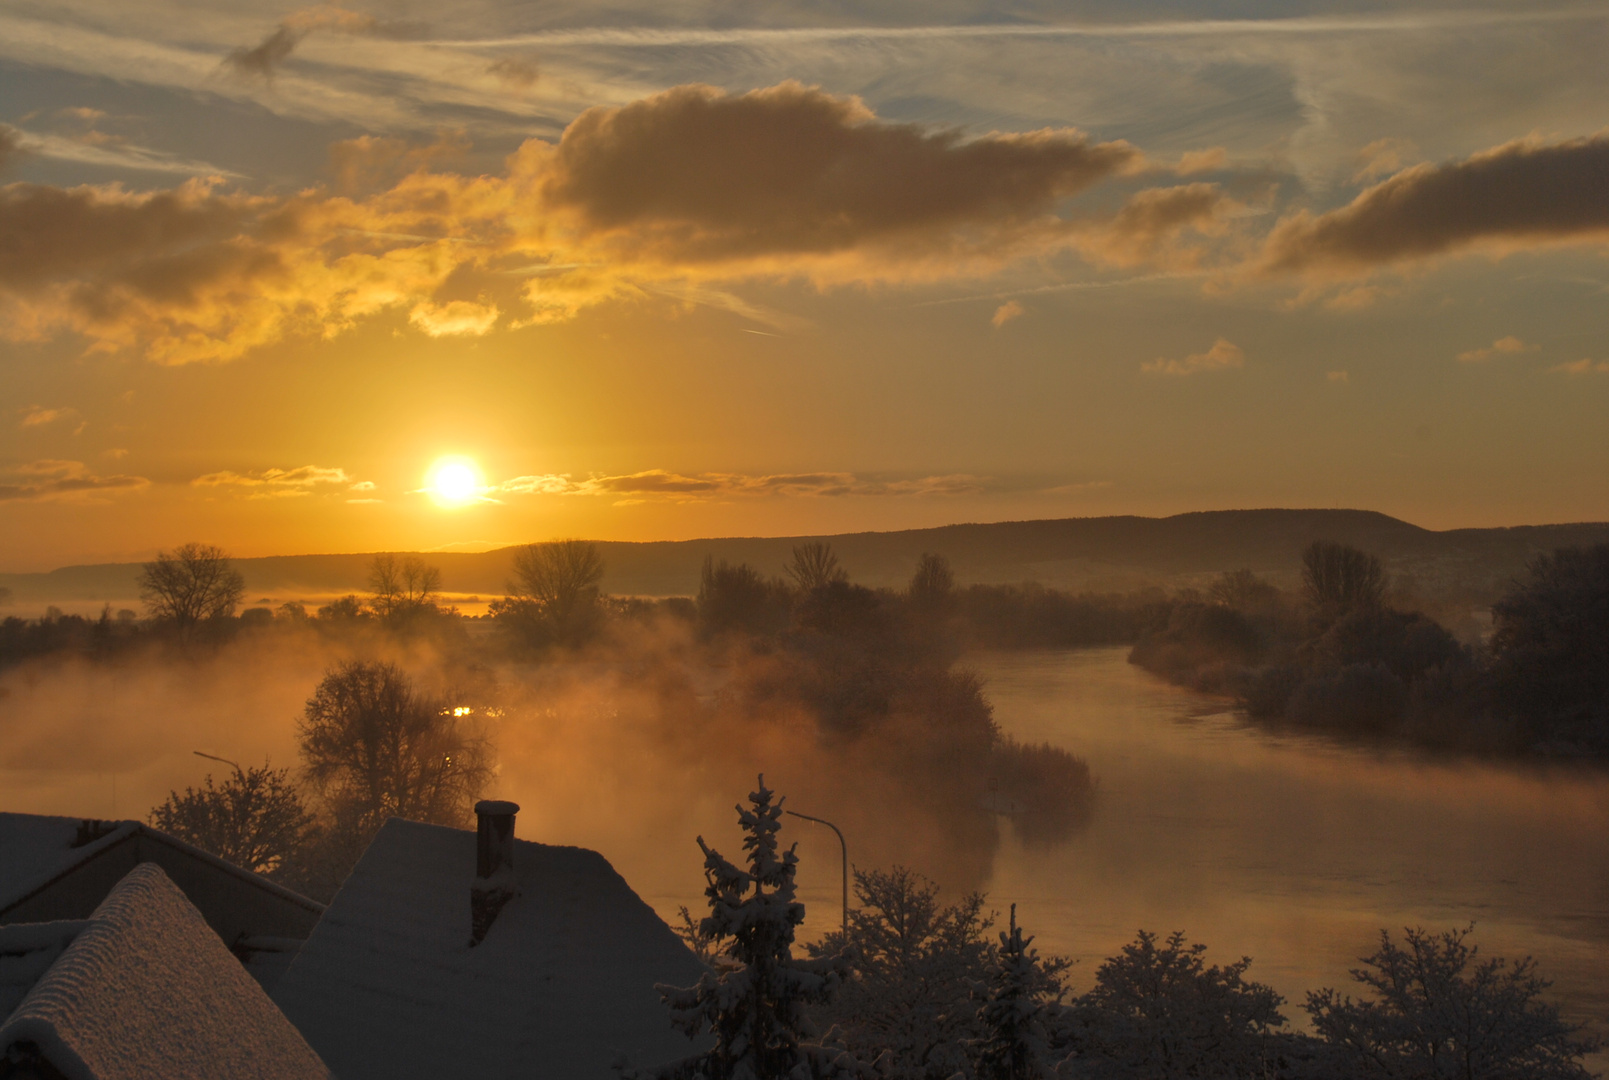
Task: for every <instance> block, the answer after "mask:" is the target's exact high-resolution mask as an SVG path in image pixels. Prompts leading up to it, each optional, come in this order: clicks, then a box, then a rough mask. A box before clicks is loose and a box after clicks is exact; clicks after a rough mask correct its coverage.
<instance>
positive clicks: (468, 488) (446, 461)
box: [425, 458, 486, 506]
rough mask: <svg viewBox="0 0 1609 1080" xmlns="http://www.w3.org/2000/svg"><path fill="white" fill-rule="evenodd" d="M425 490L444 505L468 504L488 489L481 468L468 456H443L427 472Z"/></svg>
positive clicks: (476, 499)
mask: <svg viewBox="0 0 1609 1080" xmlns="http://www.w3.org/2000/svg"><path fill="white" fill-rule="evenodd" d="M425 490H426V491H428V492H429V493H430V494H431V496H432V497H433V498H434V499H435V500H436V502H437V503H438V504H440V505H442V506H466V505H468V504H469V503H472V502H476V501H478V500H479V499H480V498H481V496H482V492H484V491H485V490H486V485H485V482H484V481H483V480H482V479H481V474H480V470H479V469H477V468H476V467H475V463H474V462H473V461H470V460H469V459H467V458H441V459H440V460H438V461H437V462H436V463H435V464H433V465H431V466H430V471H429V472H427V473H426V474H425Z"/></svg>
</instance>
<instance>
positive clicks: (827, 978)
mask: <svg viewBox="0 0 1609 1080" xmlns="http://www.w3.org/2000/svg"><path fill="white" fill-rule="evenodd" d="M773 795H774V792H772V791H771V789H769V788H767V787H766V786H765V777H764V776H761V777H760V783H759V790H758V791H755V792H752V793H751V794H750V795H749V806H748V807H747V808H746V809H745V808H744V807H741V806H740V807H738V808H737V811H738V821H739V822H740V824H741V825H742V827H743V831H744V833H745V836H744V838H743V849H744V851H745V853H746V854H747V856H748V859H747V861H748V868H747V869H746V870H745V869H741V868H739V867H738V866H736V865H734V864H733V863H731V862H729V861H727V859H726V858H725V857H724V856H722V855H721V853H720V852H718V851H716V850H715V849H713V848H711V847H710V846H709V845H708V844H706V843H704V838H703V837H699V840H698V846H699V847H700V848H702V849H703V851H704V878H705V881H706V882H707V883H708V884H707V887H706V888H705V890H704V895H705V896H707V897H709V906H710V913H709V915H707V916H706V917H705V918H704V919H703V921H702V922H701V923H700V932H701V934H702V936H703V937H704V939H705V940H706V941H712V942H720V943H722V945H723V947H724V955H722V956H721V958H720V963H719V964H718V965H717V970H714V971H710V972H707V973H706V974H705V975H704V976H703V978H701V979H699V981H698V983H697V984H696V985H694V986H689V987H674V986H658V987H656V988H655V989H657V990H658V991H659V992H660V996H661V998H662V999H663V1000H664V1002H665V1004H666V1005H667V1006H669V1007H670V1010H671V1022H672V1023H673V1024H674V1025H675V1026H676V1027H677V1028H679V1029H680V1030H681V1031H683V1032H685V1033H686V1034H687V1036H688V1037H689V1038H696V1037H698V1036H699V1035H700V1034H701V1033H703V1032H705V1031H708V1032H710V1033H711V1034H712V1035H713V1036H714V1040H715V1045H714V1046H712V1047H711V1048H710V1049H709V1050H707V1051H705V1052H704V1053H702V1054H697V1055H694V1056H693V1057H689V1058H685V1059H683V1060H682V1061H679V1062H675V1063H674V1064H671V1065H667V1066H665V1067H663V1068H660V1069H654V1070H649V1071H646V1072H640V1073H636V1074H634V1075H635V1076H637V1077H640V1078H644V1080H646V1078H655V1080H826V1078H838V1077H843V1078H851V1077H858V1076H863V1075H865V1074H866V1072H867V1070H866V1069H865V1068H864V1067H863V1066H861V1065H860V1064H859V1063H858V1062H856V1061H855V1060H854V1059H853V1058H852V1057H851V1056H850V1055H849V1054H848V1053H847V1052H845V1051H843V1050H841V1049H835V1048H831V1047H827V1046H824V1045H822V1044H821V1043H820V1042H817V1041H813V1036H814V1034H815V1032H814V1029H813V1027H812V1025H811V1023H810V1020H809V1017H808V1015H807V1014H806V1007H807V1006H809V1005H813V1004H820V1003H824V1002H826V1001H828V1000H829V999H830V998H831V997H832V995H833V994H834V993H835V992H836V991H837V990H838V988H839V986H840V984H841V983H842V982H843V980H844V978H845V976H847V975H848V973H849V962H848V960H847V959H846V958H845V957H844V956H842V955H838V956H829V957H822V958H820V959H814V960H796V959H794V957H793V938H794V931H795V930H796V929H797V928H798V926H799V924H800V923H801V922H803V921H804V905H803V904H801V903H799V902H798V900H796V899H795V895H794V882H793V878H794V873H795V871H796V869H797V867H798V862H799V858H798V856H797V855H796V854H795V852H794V850H793V848H792V847H790V848H788V849H787V850H786V851H783V850H781V848H780V845H779V844H778V842H777V832H778V831H779V830H780V829H781V827H782V822H781V818H782V800H780V799H778V800H776V801H774V802H773V800H772V796H773Z"/></svg>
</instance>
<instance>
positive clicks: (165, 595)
mask: <svg viewBox="0 0 1609 1080" xmlns="http://www.w3.org/2000/svg"><path fill="white" fill-rule="evenodd" d="M139 581H140V599H141V600H144V601H145V607H146V610H147V611H148V612H149V613H150V614H151V616H152V617H153V618H156V619H162V620H165V621H167V622H171V623H172V624H173V625H174V626H175V627H176V628H177V629H178V631H179V635H180V636H181V637H188V636H189V634H190V633H191V632H192V631H193V630H194V629H195V627H196V626H197V625H198V624H200V623H202V622H204V621H205V620H207V619H215V618H221V617H226V616H229V615H232V614H234V610H235V605H237V604H239V603H240V598H241V597H242V596H243V595H245V592H246V579H245V578H243V577H241V575H240V572H239V571H237V570H235V569H234V568H232V567H231V566H230V565H229V556H228V555H225V554H224V551H223V549H222V548H220V547H215V546H213V545H212V544H194V543H192V544H185V545H183V546H182V547H178V548H175V549H174V551H173V554H171V555H169V554H167V553H166V552H163V551H159V552H157V553H156V559H155V561H153V562H148V563H146V564H145V567H144V569H142V570H141V571H140V579H139Z"/></svg>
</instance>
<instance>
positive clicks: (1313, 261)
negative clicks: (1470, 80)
mask: <svg viewBox="0 0 1609 1080" xmlns="http://www.w3.org/2000/svg"><path fill="white" fill-rule="evenodd" d="M1605 191H1609V135H1597V136H1594V137H1592V138H1587V139H1572V140H1568V141H1566V142H1560V143H1552V144H1548V143H1543V142H1540V141H1538V140H1535V139H1521V140H1517V141H1515V142H1510V143H1504V144H1503V145H1502V146H1497V147H1494V148H1492V149H1490V150H1487V151H1484V152H1483V153H1480V154H1476V155H1474V156H1473V157H1470V158H1467V159H1465V160H1464V161H1459V162H1453V163H1451V164H1446V165H1429V164H1426V165H1416V166H1414V167H1412V168H1410V169H1405V170H1403V171H1402V172H1399V173H1397V174H1396V175H1395V176H1392V177H1391V178H1390V179H1388V180H1385V181H1383V182H1381V183H1379V184H1376V185H1375V186H1374V187H1371V188H1369V189H1368V190H1366V191H1364V192H1363V193H1362V194H1360V195H1359V196H1358V197H1357V198H1356V199H1354V200H1353V201H1352V202H1351V203H1349V204H1348V205H1346V206H1344V207H1341V208H1340V209H1338V210H1331V211H1329V212H1328V213H1325V214H1320V215H1318V216H1314V215H1313V214H1311V213H1308V212H1307V211H1302V212H1300V213H1297V214H1293V215H1291V216H1289V217H1287V218H1285V219H1284V220H1283V221H1281V222H1280V223H1279V225H1278V226H1276V227H1275V229H1274V231H1273V232H1272V234H1270V236H1269V238H1268V241H1267V244H1266V245H1265V247H1264V249H1263V253H1262V259H1261V263H1260V266H1259V269H1260V271H1261V272H1262V273H1263V274H1265V275H1266V274H1284V273H1297V274H1307V275H1313V276H1317V277H1345V276H1349V275H1355V274H1360V273H1367V272H1369V271H1371V270H1373V269H1375V268H1376V267H1380V266H1386V265H1390V264H1393V263H1400V262H1407V261H1411V260H1421V259H1429V258H1433V257H1435V256H1439V255H1445V254H1449V253H1453V252H1457V251H1462V250H1466V249H1470V248H1475V247H1484V248H1488V249H1495V250H1502V249H1504V248H1507V247H1514V246H1520V245H1536V244H1552V243H1568V242H1572V241H1586V240H1594V239H1600V238H1602V237H1604V236H1605V235H1606V234H1609V199H1605V198H1604V192H1605Z"/></svg>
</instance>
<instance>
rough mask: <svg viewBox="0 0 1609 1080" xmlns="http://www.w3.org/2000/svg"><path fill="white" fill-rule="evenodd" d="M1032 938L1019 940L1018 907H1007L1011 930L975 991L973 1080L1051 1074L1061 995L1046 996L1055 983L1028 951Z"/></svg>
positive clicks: (1037, 1079) (1032, 1079)
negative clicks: (976, 1034)
mask: <svg viewBox="0 0 1609 1080" xmlns="http://www.w3.org/2000/svg"><path fill="white" fill-rule="evenodd" d="M1033 940H1034V939H1033V938H1031V937H1028V938H1025V937H1023V935H1022V927H1020V926H1018V925H1017V905H1016V904H1012V905H1011V922H1010V929H1009V930H1007V931H1005V932H1003V933H1001V935H1000V949H999V951H998V952H997V953H996V954H995V963H994V970H993V971H991V972H990V974H989V980H988V982H987V983H985V984H984V985H983V986H981V987H980V988H979V989H978V990H977V992H976V994H977V998H978V1001H979V1007H978V1023H979V1026H980V1027H981V1028H982V1029H983V1030H982V1033H981V1034H980V1035H979V1037H978V1038H977V1039H976V1040H975V1041H974V1042H973V1063H974V1064H973V1067H974V1069H975V1070H976V1075H977V1077H978V1080H1043V1078H1046V1077H1050V1076H1052V1075H1054V1069H1053V1066H1052V1062H1051V1060H1050V1058H1051V1052H1050V1051H1051V1043H1052V1031H1051V1028H1052V1026H1053V1025H1054V1023H1055V1020H1056V1018H1057V1014H1058V1013H1059V1012H1060V1008H1059V1003H1060V997H1061V995H1060V993H1059V990H1058V992H1056V993H1055V994H1054V996H1050V995H1047V993H1046V991H1047V989H1048V988H1049V987H1050V986H1051V985H1053V984H1054V983H1055V981H1056V980H1054V979H1051V978H1047V975H1046V972H1045V970H1044V969H1043V968H1042V967H1041V966H1040V961H1039V952H1038V950H1036V949H1031V948H1029V946H1030V945H1031V944H1032V943H1033ZM1063 966H1065V964H1064V965H1063Z"/></svg>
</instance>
